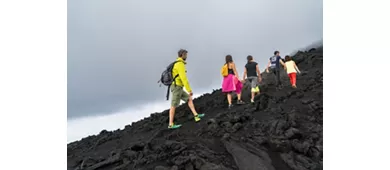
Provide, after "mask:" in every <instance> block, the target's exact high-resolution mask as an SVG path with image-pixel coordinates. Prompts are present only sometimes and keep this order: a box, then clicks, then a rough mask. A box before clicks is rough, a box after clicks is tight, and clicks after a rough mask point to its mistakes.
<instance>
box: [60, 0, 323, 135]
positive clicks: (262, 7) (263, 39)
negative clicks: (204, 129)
mask: <svg viewBox="0 0 390 170" xmlns="http://www.w3.org/2000/svg"><path fill="white" fill-rule="evenodd" d="M322 17H323V6H322V0H315V1H313V0H294V1H285V0H241V1H237V0H197V1H183V0H165V1H159V0H142V1H135V0H116V1H108V0H83V1H79V0H68V26H67V27H68V43H67V45H68V60H67V64H68V65H67V67H68V101H67V102H68V107H67V113H68V114H67V118H68V138H70V136H73V137H71V138H72V139H76V138H79V137H80V135H81V134H80V133H81V132H76V131H80V129H83V128H84V129H89V128H90V129H93V130H88V132H87V131H86V130H85V131H84V132H83V133H82V134H83V135H85V134H90V133H96V132H99V131H100V130H102V129H103V128H106V129H107V128H108V127H112V128H114V129H116V128H120V127H122V126H124V124H123V123H127V124H129V123H131V121H135V120H139V119H140V118H142V117H144V116H147V115H149V114H150V113H152V111H156V112H160V111H163V110H165V109H168V108H169V102H167V101H166V100H165V95H166V87H165V86H163V87H159V85H158V84H157V81H158V79H159V77H160V76H161V72H162V71H163V70H164V68H165V67H166V66H167V65H168V64H169V63H170V62H172V61H174V60H175V59H176V57H177V51H178V50H179V49H180V48H184V49H187V50H188V58H187V63H188V64H187V73H188V75H187V76H188V79H189V82H190V85H191V87H192V89H193V91H194V93H195V94H200V93H202V92H210V91H212V89H217V88H220V86H221V82H222V78H221V76H220V73H219V70H220V67H221V66H222V64H223V63H224V59H225V56H226V55H227V54H230V55H232V56H233V60H234V61H235V62H236V65H237V66H238V67H237V71H238V72H239V74H240V76H242V72H243V68H244V65H245V62H246V56H247V55H252V56H253V57H254V59H255V60H256V61H257V62H258V63H259V64H260V69H261V70H264V69H265V66H266V65H267V62H268V61H267V60H268V58H269V57H271V56H272V54H273V52H274V51H275V50H278V51H280V52H281V55H282V56H284V55H287V54H290V53H291V52H293V51H296V50H297V49H299V48H303V47H306V46H307V45H310V44H311V43H313V42H316V41H318V40H322V38H323V37H322V33H323V18H322ZM146 106H148V107H146ZM148 108H151V109H148ZM153 109H154V110H153ZM119 115H122V116H123V115H126V119H125V120H126V121H125V122H122V123H116V122H111V124H112V125H104V124H102V122H99V120H108V119H109V118H108V117H111V118H112V120H119V117H120V116H119ZM118 116H119V117H118ZM92 120H94V121H92ZM122 120H123V119H122ZM103 122H104V121H103ZM76 125H77V126H76ZM114 126H115V127H114ZM92 127H93V128H92ZM75 133H78V134H75ZM76 136H77V137H76ZM68 140H69V139H68Z"/></svg>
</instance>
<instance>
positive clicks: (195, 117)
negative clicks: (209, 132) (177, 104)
mask: <svg viewBox="0 0 390 170" xmlns="http://www.w3.org/2000/svg"><path fill="white" fill-rule="evenodd" d="M203 116H204V114H198V115H196V116H194V119H195V122H199V121H200V118H202V117H203Z"/></svg>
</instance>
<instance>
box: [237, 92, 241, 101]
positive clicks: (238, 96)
mask: <svg viewBox="0 0 390 170" xmlns="http://www.w3.org/2000/svg"><path fill="white" fill-rule="evenodd" d="M237 98H238V101H241V93H237Z"/></svg>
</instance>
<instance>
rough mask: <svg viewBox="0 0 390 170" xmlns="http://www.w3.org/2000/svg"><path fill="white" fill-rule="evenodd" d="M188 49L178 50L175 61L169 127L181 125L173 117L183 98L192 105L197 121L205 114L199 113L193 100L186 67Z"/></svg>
mask: <svg viewBox="0 0 390 170" xmlns="http://www.w3.org/2000/svg"><path fill="white" fill-rule="evenodd" d="M187 53H188V51H187V50H184V49H180V50H179V51H178V58H177V60H176V63H174V65H173V68H172V77H174V79H173V83H172V84H171V87H170V89H171V92H172V102H171V108H170V110H169V126H168V128H169V129H176V128H179V127H181V124H174V123H173V119H174V117H175V110H176V107H178V106H179V104H180V100H183V101H184V102H188V106H189V107H190V109H191V111H192V114H194V119H195V122H198V121H200V118H201V117H203V116H204V114H198V113H197V112H196V110H195V107H194V103H193V101H192V95H193V93H192V90H191V87H190V84H189V83H188V80H187V76H186V72H187V71H186V67H185V65H186V64H187V63H186V62H185V61H186V59H187ZM183 87H184V88H185V89H186V91H187V92H188V93H189V94H188V93H187V92H185V91H184V89H183Z"/></svg>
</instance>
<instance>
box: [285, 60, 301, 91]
mask: <svg viewBox="0 0 390 170" xmlns="http://www.w3.org/2000/svg"><path fill="white" fill-rule="evenodd" d="M284 59H285V61H286V63H285V64H286V68H287V74H288V77H290V82H291V85H292V87H293V88H297V85H296V80H297V79H296V77H297V72H298V73H300V72H301V71H299V69H298V66H297V65H296V64H295V62H294V61H293V60H292V58H291V57H290V56H288V55H286V57H285V58H284Z"/></svg>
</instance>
